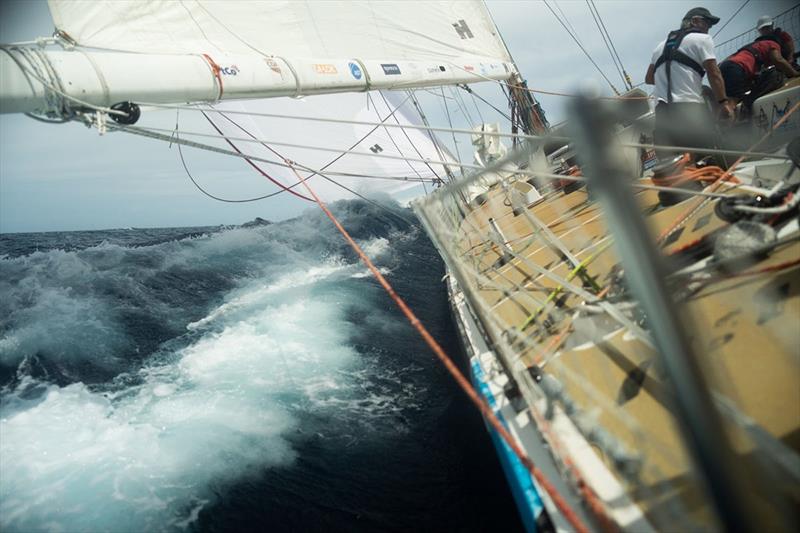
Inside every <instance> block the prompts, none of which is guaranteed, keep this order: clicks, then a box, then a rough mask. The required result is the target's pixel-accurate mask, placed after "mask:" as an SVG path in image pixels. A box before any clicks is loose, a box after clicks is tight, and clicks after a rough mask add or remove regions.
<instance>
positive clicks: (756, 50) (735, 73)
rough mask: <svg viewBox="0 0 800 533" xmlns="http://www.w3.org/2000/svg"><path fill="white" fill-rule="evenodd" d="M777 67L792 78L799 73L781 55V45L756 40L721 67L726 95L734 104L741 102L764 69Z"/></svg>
mask: <svg viewBox="0 0 800 533" xmlns="http://www.w3.org/2000/svg"><path fill="white" fill-rule="evenodd" d="M770 65H775V67H776V68H777V69H778V70H780V71H781V72H783V73H784V74H786V76H788V77H790V78H794V77H796V76H797V75H798V74H797V71H796V70H795V69H794V68H792V66H791V65H790V64H789V63H788V62H787V61H786V60H785V59H784V58H783V56H782V55H781V47H780V45H779V44H778V43H777V42H775V41H772V40H768V39H765V40H761V41H759V40H756V41H754V42H752V43H750V44H748V45H747V46H745V47H743V48H741V49H739V51H737V52H736V53H735V54H733V55H731V56H729V57H728V58H727V59H726V60H725V61H723V62H722V64H721V65H720V66H719V70H720V72H721V73H722V78H723V79H724V80H725V94H726V95H727V96H728V98H729V99H732V100H733V101H734V103H738V102H739V101H741V99H742V97H743V96H744V93H746V92H747V91H749V90H750V89H751V88H752V85H753V81H754V80H755V78H756V74H758V72H759V71H760V70H761V68H762V67H765V66H770Z"/></svg>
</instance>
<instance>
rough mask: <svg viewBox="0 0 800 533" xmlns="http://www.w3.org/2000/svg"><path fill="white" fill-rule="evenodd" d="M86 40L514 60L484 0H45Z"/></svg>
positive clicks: (177, 47) (135, 45)
mask: <svg viewBox="0 0 800 533" xmlns="http://www.w3.org/2000/svg"><path fill="white" fill-rule="evenodd" d="M49 4H50V11H51V13H52V16H53V21H54V22H55V25H56V28H57V29H58V30H60V31H62V32H64V33H66V34H67V35H68V36H69V37H71V38H72V39H74V40H75V41H76V42H78V43H79V44H81V45H83V46H87V47H96V48H105V49H113V50H121V51H130V52H140V53H150V54H153V53H168V54H171V53H175V54H203V53H208V54H214V53H219V54H227V55H237V54H251V55H252V54H253V53H258V54H260V55H268V56H283V57H289V58H358V59H361V60H370V59H376V60H386V59H389V60H429V59H433V60H440V61H441V60H446V59H451V60H455V59H456V58H459V59H461V60H465V59H470V58H481V59H491V60H494V61H499V62H510V61H511V59H510V57H509V54H508V51H507V50H506V47H505V45H504V44H503V42H502V40H501V38H500V36H499V34H498V32H497V28H496V27H495V25H494V23H493V22H492V20H491V17H490V15H489V13H488V11H487V10H486V7H485V6H484V4H483V2H482V1H480V0H448V1H425V2H408V1H391V0H389V1H381V0H377V1H376V0H347V1H342V2H335V1H325V0H317V1H310V0H270V1H264V0H243V1H239V0H226V1H219V0H49Z"/></svg>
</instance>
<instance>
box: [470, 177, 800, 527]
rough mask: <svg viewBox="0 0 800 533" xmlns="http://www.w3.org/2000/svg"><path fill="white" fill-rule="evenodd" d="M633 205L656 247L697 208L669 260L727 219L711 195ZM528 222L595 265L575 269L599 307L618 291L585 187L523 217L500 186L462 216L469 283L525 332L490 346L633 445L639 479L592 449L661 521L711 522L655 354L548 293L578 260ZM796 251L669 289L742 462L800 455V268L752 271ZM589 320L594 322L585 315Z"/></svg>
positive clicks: (790, 487) (793, 246)
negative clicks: (774, 453)
mask: <svg viewBox="0 0 800 533" xmlns="http://www.w3.org/2000/svg"><path fill="white" fill-rule="evenodd" d="M636 200H637V201H638V202H639V205H640V206H641V208H642V212H643V213H645V214H646V215H647V217H646V221H647V225H648V227H649V229H650V231H651V232H652V234H653V236H654V241H655V239H656V236H657V235H659V234H661V233H662V232H664V231H665V230H666V229H667V228H670V227H671V226H672V225H673V224H674V223H675V221H676V220H677V219H679V217H681V215H683V214H685V213H687V212H688V211H692V212H693V214H692V216H691V217H690V218H688V219H687V220H686V222H685V224H683V225H681V227H680V229H678V230H677V231H675V232H674V233H672V234H671V235H670V236H669V237H667V238H666V239H665V240H664V243H663V247H662V251H663V252H664V254H665V255H669V254H671V253H674V252H676V251H678V250H681V249H682V248H685V247H687V246H691V245H692V244H693V243H701V244H702V243H706V242H709V241H710V239H712V238H713V237H714V234H715V232H718V231H720V230H722V229H724V228H725V227H726V226H727V225H728V223H727V222H725V221H724V220H722V219H720V218H719V217H718V216H717V215H716V214H715V212H714V204H715V203H714V201H711V200H706V199H702V198H693V199H691V200H687V201H684V202H682V203H680V204H678V205H675V206H672V207H669V208H659V206H658V198H657V194H656V192H654V191H649V190H645V191H641V192H639V193H637V194H636ZM529 215H530V216H529ZM532 217H535V219H538V220H539V221H541V222H542V223H543V224H544V225H545V226H547V228H549V230H550V231H551V232H552V233H553V234H554V235H555V236H556V237H557V238H558V240H559V241H560V242H561V243H562V244H563V246H565V247H566V248H567V249H568V251H569V253H570V254H571V255H573V256H574V257H575V258H576V259H577V260H578V261H580V262H582V261H588V263H587V264H586V265H585V268H584V272H585V274H586V275H588V276H589V277H591V278H592V279H593V280H594V281H595V282H596V284H597V287H596V288H593V287H591V285H590V284H588V283H586V278H581V277H580V276H574V275H573V277H571V278H570V283H571V284H572V285H574V286H575V287H578V288H581V289H583V290H585V291H588V292H589V293H590V294H592V295H596V294H597V293H598V292H599V293H600V295H601V298H600V301H603V291H604V289H605V290H610V292H609V293H607V294H614V293H615V291H619V290H621V288H620V287H619V286H618V283H615V280H616V278H615V273H616V272H617V271H618V270H619V265H618V262H619V261H618V258H617V256H616V254H615V251H614V248H613V245H612V246H608V244H610V243H611V238H610V236H609V235H608V231H607V228H606V226H605V223H604V220H603V216H602V212H601V210H600V207H599V205H597V204H596V203H594V202H592V201H591V200H590V199H589V197H588V196H587V193H586V192H585V189H581V190H578V191H575V192H572V193H570V194H567V195H564V194H563V193H561V192H557V193H550V194H549V195H547V197H546V198H544V199H543V200H541V201H539V202H537V203H535V204H533V205H532V206H529V207H528V210H527V213H518V214H517V215H514V214H513V212H512V209H511V207H510V202H509V200H508V199H507V198H506V194H505V193H504V192H503V190H502V189H501V188H500V187H495V188H493V189H492V190H490V192H489V194H488V198H487V201H486V203H484V204H483V205H482V206H480V207H478V208H475V209H473V210H472V211H471V212H469V214H468V215H467V216H466V218H465V219H464V220H463V222H462V224H461V227H460V228H458V232H457V244H456V249H457V250H458V252H459V253H460V256H461V257H460V259H461V260H462V261H463V263H464V264H466V265H468V270H469V271H471V272H473V273H474V276H475V281H474V282H475V291H476V293H477V296H478V298H479V300H480V302H481V306H482V307H483V309H484V310H486V311H488V312H489V313H490V314H491V319H490V320H492V321H493V324H494V326H495V328H494V330H496V331H501V332H508V331H513V332H514V333H515V335H516V336H515V337H514V338H517V339H519V338H520V337H522V338H524V342H510V343H509V342H505V343H504V342H503V341H502V340H501V339H496V344H497V345H504V346H505V347H506V349H507V350H509V351H510V352H511V353H506V354H505V355H506V357H510V358H512V359H513V360H521V361H522V362H523V363H524V364H525V365H526V366H533V365H543V364H544V371H545V372H546V373H549V374H551V375H552V376H554V377H556V378H557V379H558V380H559V381H560V382H561V383H562V384H563V385H564V388H565V391H566V392H567V394H568V396H569V398H571V400H572V401H574V403H575V405H576V406H577V407H578V412H579V413H581V416H591V417H594V422H595V423H596V425H597V427H599V428H602V430H604V431H605V432H607V433H608V434H610V435H611V437H612V438H613V441H614V442H615V443H616V444H617V445H618V446H620V447H621V448H622V449H624V450H625V453H627V454H628V455H629V456H630V457H638V458H640V459H641V464H642V468H641V469H640V471H639V473H638V475H637V476H631V475H628V476H624V475H622V473H620V471H619V468H617V466H618V465H615V462H614V461H613V460H612V459H611V458H609V457H608V456H607V451H606V450H603V449H602V446H597V447H595V450H596V453H598V455H599V456H600V457H601V458H602V459H603V460H604V461H605V462H606V464H607V465H608V466H609V468H610V469H611V470H612V471H614V472H616V473H617V475H618V477H619V479H620V480H621V481H622V482H623V483H625V484H627V486H628V487H629V489H630V493H631V497H632V498H633V499H634V500H635V501H636V502H637V503H638V504H639V505H640V506H641V508H642V509H643V510H644V512H645V514H646V516H647V517H648V519H649V520H650V521H651V523H653V524H654V525H655V526H656V527H657V528H658V529H670V528H671V527H673V528H674V527H677V528H678V529H681V530H684V528H695V527H697V526H698V525H705V526H706V527H712V528H713V527H714V526H715V523H714V521H713V520H714V519H713V518H712V516H711V512H710V509H709V507H708V504H707V501H706V499H705V498H704V497H703V493H702V490H701V489H700V484H699V482H698V480H697V479H696V477H695V475H694V473H693V471H692V468H691V466H690V464H689V460H688V457H687V454H686V452H685V451H684V449H683V444H682V441H681V438H680V435H679V433H678V431H677V429H676V423H675V420H674V418H673V416H672V411H673V408H672V399H671V395H672V389H671V387H670V386H669V382H668V380H667V379H666V377H665V376H664V373H663V372H662V371H661V365H660V364H659V361H658V357H657V354H656V353H655V352H654V351H653V350H652V349H651V348H650V347H649V346H648V344H647V343H646V342H643V340H642V339H638V338H637V337H636V336H635V335H632V334H631V332H630V331H629V330H628V329H627V328H625V327H624V326H623V325H621V324H620V323H618V322H615V321H614V320H613V319H609V317H608V316H605V315H604V314H603V313H598V315H597V316H598V317H599V318H598V320H596V322H597V324H598V328H599V330H600V333H597V334H595V335H594V336H592V334H591V332H589V333H587V332H586V331H585V330H586V324H584V323H581V320H579V319H576V318H575V316H576V312H577V311H578V310H579V308H580V306H581V304H582V303H583V302H584V301H585V299H584V298H583V297H581V296H580V295H579V294H575V293H574V292H572V291H570V290H561V291H560V292H559V293H558V295H557V297H555V298H553V297H552V293H553V291H554V290H556V289H557V288H558V287H559V286H560V285H562V283H561V282H560V281H559V280H565V279H567V278H569V277H570V275H571V274H574V270H575V268H574V265H573V264H572V263H570V262H569V261H567V260H565V257H564V254H563V253H562V252H561V251H560V250H558V248H557V247H556V246H554V245H553V244H552V243H549V242H547V241H546V239H543V238H542V236H541V232H537V226H536V224H534V223H533V222H532V220H533V219H532ZM487 236H488V237H487ZM798 258H800V242H798V241H793V242H790V243H786V244H784V245H781V246H779V247H777V248H776V249H775V250H774V251H772V252H771V253H770V254H769V255H768V256H767V257H764V258H762V259H760V260H758V261H756V262H755V263H753V264H750V265H748V266H747V267H746V268H744V269H740V270H739V271H735V272H730V273H728V274H727V275H725V276H716V277H715V278H714V279H713V280H709V281H707V282H706V283H705V284H703V283H698V284H697V287H696V288H692V287H687V286H686V285H685V284H683V285H682V284H681V283H674V284H673V285H674V293H675V294H676V296H678V297H679V299H680V302H679V303H678V305H679V306H680V313H681V315H682V316H683V318H684V321H685V323H686V325H687V327H689V328H690V331H691V333H690V334H691V338H692V342H693V343H694V346H695V347H696V352H697V353H698V354H699V355H700V356H701V357H702V361H701V364H702V367H703V368H704V369H705V370H706V373H707V375H708V378H709V380H710V381H711V382H712V383H713V387H714V393H715V395H716V396H717V398H719V399H720V401H723V402H728V403H729V404H730V405H731V406H733V413H734V416H733V417H731V416H727V415H726V420H728V421H730V422H731V424H730V426H731V427H730V432H731V435H732V438H733V442H734V445H735V450H736V452H737V453H738V454H740V455H741V457H742V460H743V464H745V463H748V462H752V459H753V455H754V454H753V452H754V450H755V449H756V448H757V449H758V451H759V455H760V456H763V454H765V453H767V454H768V453H769V452H767V451H766V450H765V448H764V444H765V443H766V444H767V445H769V446H773V447H778V448H780V447H785V448H786V449H788V450H792V451H793V452H795V453H796V452H798V451H799V450H800V266H797V265H795V266H793V267H790V268H784V269H782V270H779V271H769V270H767V271H766V272H763V273H757V271H759V270H764V269H770V268H773V267H776V266H778V265H783V264H785V263H787V262H790V261H793V260H796V259H798ZM540 269H544V270H545V271H546V272H545V273H543V272H540V271H539V270H540ZM598 288H599V289H600V290H599V291H598V290H597V289H598ZM690 289H693V290H690ZM548 297H550V300H548ZM595 297H596V296H595ZM639 318H640V317H639ZM632 320H635V321H636V320H638V318H637V317H636V316H632ZM583 322H589V323H591V322H592V319H591V318H585V317H584V318H583ZM643 327H645V328H646V327H647V326H646V324H645V325H644V326H643ZM603 328H606V329H603ZM490 329H492V328H490ZM601 334H604V335H602V337H601V336H600V335H601ZM729 414H730V413H729ZM743 421H744V422H747V423H749V424H750V425H751V427H750V428H749V430H745V429H742V425H741V424H742V422H743ZM734 422H735V423H734ZM754 435H755V436H754ZM765 436H767V437H765ZM761 459H763V457H761ZM759 460H760V459H759ZM748 464H749V463H748ZM795 481H796V480H795ZM795 481H792V480H788V479H787V478H785V477H784V478H783V479H782V480H778V481H777V483H778V485H781V483H782V484H783V486H779V487H773V488H774V489H775V490H777V491H779V492H785V493H789V494H791V498H792V499H793V500H794V501H793V505H796V504H797V502H798V501H800V498H799V497H798V490H799V489H798V486H797V483H796V482H795ZM773 482H775V481H773ZM759 494H765V493H760V492H759V491H758V490H756V491H755V492H754V494H753V499H754V500H756V506H757V507H758V508H759V509H760V511H759V514H760V515H761V516H759V521H760V523H762V524H765V525H770V524H771V525H774V526H776V527H777V525H778V524H774V523H772V522H771V520H772V519H773V518H774V509H772V508H771V505H770V503H769V502H768V501H767V500H769V497H764V498H759ZM772 496H774V494H773V495H772Z"/></svg>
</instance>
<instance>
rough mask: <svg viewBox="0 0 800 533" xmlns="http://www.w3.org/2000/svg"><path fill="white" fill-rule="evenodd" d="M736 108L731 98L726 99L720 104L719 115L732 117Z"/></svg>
mask: <svg viewBox="0 0 800 533" xmlns="http://www.w3.org/2000/svg"><path fill="white" fill-rule="evenodd" d="M734 109H736V104H735V103H734V102H733V101H731V100H725V101H724V102H722V103H721V104H720V106H719V115H720V117H722V118H731V117H732V116H733V111H734Z"/></svg>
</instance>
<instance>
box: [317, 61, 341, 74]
mask: <svg viewBox="0 0 800 533" xmlns="http://www.w3.org/2000/svg"><path fill="white" fill-rule="evenodd" d="M314 72H316V73H317V74H338V73H339V71H338V70H336V65H331V64H330V63H315V64H314Z"/></svg>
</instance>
